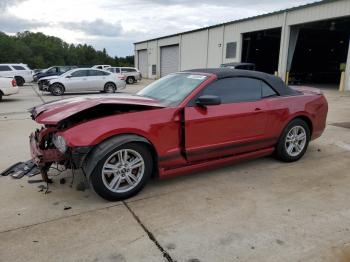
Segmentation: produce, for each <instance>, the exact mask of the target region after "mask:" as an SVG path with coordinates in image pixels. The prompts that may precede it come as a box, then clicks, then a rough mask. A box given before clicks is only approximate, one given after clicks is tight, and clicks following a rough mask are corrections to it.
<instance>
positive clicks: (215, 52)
mask: <svg viewBox="0 0 350 262" xmlns="http://www.w3.org/2000/svg"><path fill="white" fill-rule="evenodd" d="M223 37H224V27H223V26H220V27H215V28H211V29H209V41H208V59H207V65H206V67H219V66H220V65H221V64H222V57H223V48H224V44H223Z"/></svg>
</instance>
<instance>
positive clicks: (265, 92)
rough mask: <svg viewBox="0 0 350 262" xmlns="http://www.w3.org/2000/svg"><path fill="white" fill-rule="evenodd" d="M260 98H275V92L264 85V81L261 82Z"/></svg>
mask: <svg viewBox="0 0 350 262" xmlns="http://www.w3.org/2000/svg"><path fill="white" fill-rule="evenodd" d="M261 87H262V90H261V96H262V97H271V96H277V93H276V91H275V90H273V89H272V88H271V87H270V86H269V85H268V84H266V83H265V82H264V81H261Z"/></svg>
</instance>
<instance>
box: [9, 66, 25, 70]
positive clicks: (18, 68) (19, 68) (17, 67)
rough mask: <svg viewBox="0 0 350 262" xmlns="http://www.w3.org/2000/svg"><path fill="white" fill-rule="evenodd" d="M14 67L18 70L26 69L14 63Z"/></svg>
mask: <svg viewBox="0 0 350 262" xmlns="http://www.w3.org/2000/svg"><path fill="white" fill-rule="evenodd" d="M12 67H13V68H14V69H16V70H26V69H25V68H24V67H23V66H17V65H14V66H12Z"/></svg>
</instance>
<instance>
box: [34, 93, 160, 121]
mask: <svg viewBox="0 0 350 262" xmlns="http://www.w3.org/2000/svg"><path fill="white" fill-rule="evenodd" d="M101 104H110V105H118V104H120V105H139V106H149V107H150V108H152V107H154V108H163V107H165V106H164V105H163V104H161V103H160V102H158V101H157V100H153V99H150V98H146V97H140V96H135V95H129V94H111V95H92V96H80V97H74V98H68V99H62V100H56V101H53V102H49V103H45V104H42V105H39V106H36V107H33V108H31V109H29V112H30V113H31V115H32V118H33V119H34V120H35V121H36V122H37V123H40V124H46V125H56V124H57V123H59V122H60V121H62V120H64V119H66V118H68V117H70V116H73V115H75V114H77V113H79V112H81V111H84V110H86V109H89V108H93V107H95V106H97V105H101Z"/></svg>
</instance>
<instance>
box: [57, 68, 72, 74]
mask: <svg viewBox="0 0 350 262" xmlns="http://www.w3.org/2000/svg"><path fill="white" fill-rule="evenodd" d="M69 70H71V67H60V68H59V71H60V72H61V73H62V74H63V73H65V72H68V71H69Z"/></svg>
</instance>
